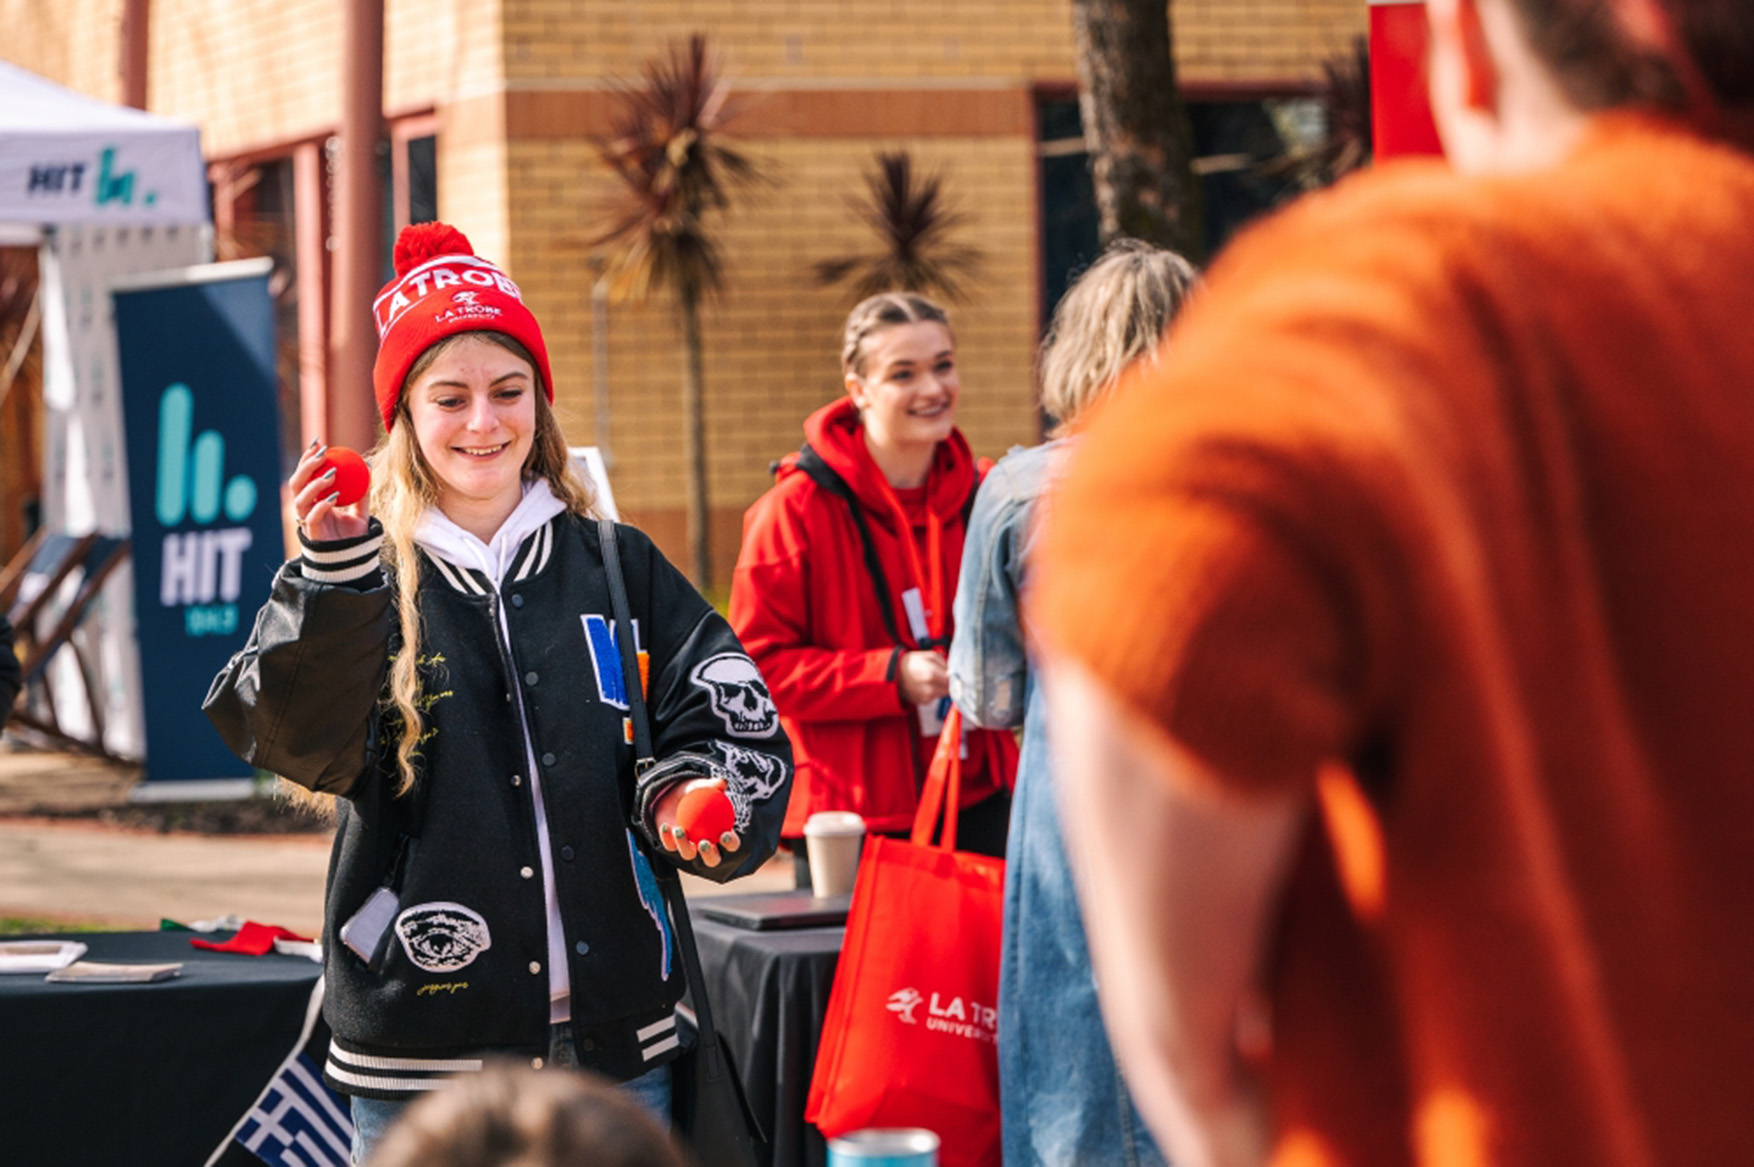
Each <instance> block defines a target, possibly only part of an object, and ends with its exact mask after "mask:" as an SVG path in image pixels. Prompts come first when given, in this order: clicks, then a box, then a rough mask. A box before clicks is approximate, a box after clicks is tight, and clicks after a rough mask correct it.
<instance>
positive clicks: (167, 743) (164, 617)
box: [115, 264, 285, 797]
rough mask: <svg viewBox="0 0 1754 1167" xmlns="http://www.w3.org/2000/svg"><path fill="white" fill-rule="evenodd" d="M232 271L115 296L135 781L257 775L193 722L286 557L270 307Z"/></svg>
mask: <svg viewBox="0 0 1754 1167" xmlns="http://www.w3.org/2000/svg"><path fill="white" fill-rule="evenodd" d="M244 266H245V265H242V264H236V265H234V264H215V265H211V266H208V267H205V268H192V269H188V270H187V271H184V272H174V273H165V275H163V276H162V277H153V276H143V277H140V280H139V281H134V280H131V281H129V283H128V284H127V286H126V287H124V288H119V289H118V290H117V291H116V292H115V309H116V312H115V315H116V343H117V348H118V352H119V356H120V372H121V382H122V417H123V426H124V428H125V432H126V435H127V445H128V508H129V514H130V518H131V521H132V524H133V533H132V536H131V537H132V539H133V549H134V623H135V628H136V631H137V635H138V637H139V642H140V670H141V700H142V704H143V706H144V713H145V725H146V769H145V774H144V779H145V780H146V781H147V782H149V783H150V782H167V781H175V782H186V781H192V780H208V779H237V778H249V777H253V776H254V773H255V772H254V771H253V770H252V769H251V768H250V767H249V766H248V765H247V764H246V763H244V762H242V761H240V760H239V759H238V758H237V757H236V756H235V755H234V754H232V752H231V751H230V750H229V749H228V748H226V745H225V743H224V742H223V741H221V740H220V737H219V734H218V733H217V732H215V730H214V729H213V727H212V725H211V724H209V723H208V721H207V717H206V715H205V714H203V713H202V712H201V701H202V698H204V697H205V696H206V695H207V686H208V685H209V684H210V683H211V682H212V680H213V677H214V675H215V674H216V673H218V672H219V670H220V669H221V668H222V667H224V665H225V662H226V661H227V660H229V659H230V657H231V655H232V654H233V653H234V652H236V651H237V650H238V649H240V648H242V647H243V646H244V642H245V641H246V640H247V639H248V638H249V634H250V627H251V624H252V623H253V622H254V619H255V614H256V610H257V609H258V608H260V607H261V606H262V602H263V601H264V600H266V599H267V598H268V589H269V586H270V584H271V583H272V581H273V578H274V572H275V570H276V569H277V568H279V566H280V564H281V561H282V560H283V559H284V557H285V547H284V543H283V536H282V533H281V527H280V485H279V484H280V414H279V409H280V405H279V394H278V392H277V388H276V378H275V371H274V370H275V365H274V305H273V302H272V300H271V299H270V298H269V295H268V277H267V275H266V273H265V271H264V270H263V266H264V265H260V264H250V265H249V266H248V268H247V274H240V273H239V269H240V268H244ZM154 279H163V280H165V281H166V282H164V283H162V284H158V285H156V286H150V287H148V286H141V282H142V281H145V280H154ZM170 281H174V282H170ZM192 797H198V795H192Z"/></svg>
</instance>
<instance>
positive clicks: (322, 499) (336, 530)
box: [286, 441, 370, 543]
mask: <svg viewBox="0 0 1754 1167" xmlns="http://www.w3.org/2000/svg"><path fill="white" fill-rule="evenodd" d="M328 452H329V447H327V446H325V445H322V444H321V443H319V442H314V441H313V442H312V443H311V444H310V445H309V446H307V447H305V452H304V455H303V456H302V457H300V458H299V460H298V465H297V466H296V467H294V468H293V471H292V477H291V478H289V479H287V483H286V484H287V486H288V487H289V488H290V489H291V490H292V512H293V514H294V515H296V516H298V526H299V530H301V531H302V532H304V536H305V538H307V539H309V540H311V541H312V542H316V543H328V542H331V541H333V540H336V539H357V538H359V537H360V536H361V535H363V534H365V533H366V530H367V528H368V527H369V526H370V512H369V510H368V508H367V499H365V498H362V499H360V500H359V501H358V502H356V503H354V504H353V505H352V506H349V507H337V506H336V505H335V493H336V492H335V471H334V470H333V469H330V470H329V471H327V472H326V473H323V474H318V473H317V471H318V469H319V468H320V467H321V466H322V464H323V457H324V455H326V454H327V453H328ZM369 497H370V496H369V495H368V496H367V498H369Z"/></svg>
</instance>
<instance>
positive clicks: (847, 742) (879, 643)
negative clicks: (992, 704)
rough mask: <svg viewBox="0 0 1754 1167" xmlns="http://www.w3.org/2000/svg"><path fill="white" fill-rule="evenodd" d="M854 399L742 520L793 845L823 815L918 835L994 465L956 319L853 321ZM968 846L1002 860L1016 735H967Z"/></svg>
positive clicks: (935, 310)
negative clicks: (960, 587)
mask: <svg viewBox="0 0 1754 1167" xmlns="http://www.w3.org/2000/svg"><path fill="white" fill-rule="evenodd" d="M841 365H842V370H843V372H844V373H845V376H846V387H847V396H845V397H843V398H841V399H840V400H838V401H835V402H833V403H831V404H829V405H826V406H824V407H823V408H821V409H819V410H817V411H816V412H815V413H813V414H811V415H810V417H809V418H808V419H807V420H806V421H805V423H804V435H805V439H806V444H805V446H804V448H803V449H802V450H801V451H799V452H798V453H797V454H793V455H789V456H788V457H787V458H786V459H785V460H784V461H783V462H782V463H781V464H780V467H779V470H778V480H777V481H776V482H775V483H774V486H773V488H772V489H770V490H769V491H768V492H767V493H766V494H764V495H762V497H761V498H759V499H757V500H756V502H755V505H754V506H752V507H750V508H749V512H748V514H747V515H745V516H744V520H743V550H742V554H741V555H740V556H739V558H738V561H737V570H736V574H735V576H734V577H733V579H732V582H731V624H732V627H734V628H735V629H736V631H737V635H738V637H739V638H740V639H741V640H742V642H743V645H744V648H745V649H746V650H747V651H748V653H749V655H750V656H752V657H753V658H754V659H755V662H756V664H757V665H759V666H760V668H761V672H762V676H763V677H764V678H765V679H766V681H767V684H768V687H769V689H770V690H771V691H772V694H773V698H774V701H775V703H776V704H777V705H778V706H779V711H780V717H781V720H782V722H783V723H784V725H785V729H786V732H787V734H788V735H789V736H790V737H791V740H792V746H793V751H794V755H795V759H796V765H797V771H796V779H795V780H794V782H793V786H792V797H791V803H790V805H789V807H788V808H787V811H786V820H785V826H784V829H783V832H782V833H783V835H784V837H785V838H786V839H787V840H789V841H791V842H792V843H793V844H794V851H795V853H796V854H797V855H798V857H799V859H800V863H799V873H800V882H802V881H803V879H804V878H805V871H804V867H803V864H802V862H801V860H802V854H803V852H802V848H801V847H796V846H795V843H796V840H798V839H799V838H800V837H801V836H802V834H803V829H804V821H805V820H806V819H807V818H809V817H810V815H812V814H814V813H815V812H817V811H825V810H838V811H854V812H856V813H858V814H859V815H861V816H863V817H864V819H865V825H866V828H867V829H868V830H870V831H873V832H878V833H887V834H899V833H903V832H905V831H907V829H908V828H909V827H910V826H911V825H912V823H913V817H914V808H915V802H916V797H917V794H918V791H919V787H920V783H921V780H922V779H923V777H924V775H925V771H926V767H927V764H928V763H929V762H930V760H931V757H932V752H933V750H934V749H935V748H936V747H937V740H938V729H939V727H940V726H941V724H942V719H943V713H944V712H946V711H947V707H948V697H947V694H948V692H949V679H948V675H947V673H946V671H945V663H944V650H945V647H946V646H947V645H948V644H949V643H950V635H951V632H952V628H951V624H950V610H951V603H952V601H953V599H954V590H955V587H956V580H957V576H958V572H959V571H960V569H961V565H962V541H963V535H964V531H965V529H966V525H967V519H968V506H969V503H970V501H971V500H972V499H973V497H974V491H975V487H976V486H977V485H978V484H979V480H980V474H981V470H982V468H981V467H979V466H977V464H976V462H975V459H974V456H973V455H972V454H971V453H970V452H969V448H968V442H967V441H966V440H965V439H964V438H963V436H962V433H961V432H960V431H959V430H958V429H957V428H956V424H955V423H956V404H957V398H958V395H959V393H960V386H959V384H958V381H957V373H956V341H955V338H954V337H953V336H952V335H951V332H950V324H949V321H948V319H947V318H946V316H945V313H944V310H943V309H942V308H940V307H939V306H938V305H936V304H934V303H932V302H931V301H930V300H927V299H925V298H924V297H921V296H917V295H912V294H908V293H888V294H885V295H880V296H873V297H871V298H870V299H868V300H866V301H864V302H863V303H861V304H860V305H859V306H858V307H857V308H855V309H853V312H852V315H851V316H849V317H848V319H847V326H846V343H845V346H844V348H843V349H842V353H841ZM964 747H965V749H966V761H965V762H964V768H963V785H962V810H961V816H960V818H959V820H958V822H959V829H958V845H959V846H961V847H962V848H963V849H965V850H973V851H980V852H983V853H986V854H992V855H1002V854H1004V849H1005V827H1006V822H1007V819H1008V817H1009V811H1010V795H1009V790H1010V786H1011V782H1012V779H1013V776H1014V775H1015V772H1016V755H1017V751H1016V745H1015V742H1014V741H1013V739H1012V738H1011V736H1010V734H1008V733H991V732H988V731H984V730H971V731H969V732H968V733H967V735H966V737H965V740H964Z"/></svg>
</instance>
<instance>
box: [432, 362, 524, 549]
mask: <svg viewBox="0 0 1754 1167" xmlns="http://www.w3.org/2000/svg"><path fill="white" fill-rule="evenodd" d="M537 391H538V390H537V387H536V377H535V371H534V369H533V368H532V367H531V365H530V362H528V361H526V360H524V359H523V358H522V357H519V356H517V355H516V354H514V353H512V352H510V351H508V350H507V349H504V348H501V347H500V346H499V345H497V344H494V343H493V342H492V341H490V340H483V339H480V338H478V337H471V336H464V337H461V338H460V339H458V340H456V341H455V342H453V343H452V344H450V345H448V346H447V347H446V348H445V349H444V351H443V352H441V353H439V354H438V355H437V356H436V357H435V358H434V359H433V360H432V362H431V364H429V365H427V367H426V368H425V369H423V370H421V372H420V373H419V374H418V375H417V376H416V377H415V379H414V380H413V382H412V383H410V385H409V386H408V391H407V393H406V395H405V398H406V400H407V402H408V417H409V420H410V422H412V424H413V426H414V436H415V439H416V441H417V442H418V443H419V445H420V453H421V456H422V457H424V458H425V460H426V464H427V466H428V467H430V468H431V470H432V473H433V477H434V478H435V479H436V480H437V482H438V488H439V509H440V510H442V511H444V512H445V514H446V515H447V516H449V517H450V518H451V520H452V521H453V522H456V523H457V524H458V525H460V526H462V527H463V528H465V529H466V530H470V531H474V532H475V533H476V534H477V535H479V534H481V531H480V530H479V529H478V528H481V527H486V528H487V530H488V535H487V536H486V537H489V538H490V537H491V535H492V531H494V530H497V529H498V527H499V524H500V522H501V521H503V520H504V519H505V516H507V515H509V514H511V512H512V511H513V510H514V509H516V508H517V505H518V501H519V500H520V499H521V498H522V497H523V479H524V463H525V462H526V461H528V460H529V457H530V447H531V444H532V443H533V442H534V440H535V436H536V393H537Z"/></svg>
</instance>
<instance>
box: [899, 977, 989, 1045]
mask: <svg viewBox="0 0 1754 1167" xmlns="http://www.w3.org/2000/svg"><path fill="white" fill-rule="evenodd" d="M922 1002H924V1004H925V1006H926V1028H927V1029H930V1030H934V1031H936V1032H939V1033H948V1034H950V1035H951V1036H953V1037H967V1038H972V1039H973V1040H975V1041H997V1034H998V1029H999V1011H998V1008H997V1007H996V1006H992V1005H982V1004H980V1003H979V1002H977V1001H975V1000H972V999H970V1000H968V1001H966V1002H965V1001H964V1000H963V999H962V998H961V997H950V998H945V997H942V996H940V995H939V994H938V993H936V992H934V993H933V994H932V995H931V997H930V998H928V997H926V996H925V995H924V994H923V993H921V992H920V991H919V990H918V989H916V988H914V987H913V986H911V985H910V986H908V987H907V988H905V989H897V990H896V991H895V992H893V993H891V994H889V1002H888V1003H887V1004H886V1005H884V1008H885V1009H888V1010H889V1011H890V1012H891V1013H894V1014H895V1015H896V1016H897V1017H899V1018H901V1019H902V1020H903V1021H905V1022H907V1023H908V1024H909V1025H918V1024H919V1023H920V1022H919V1018H917V1017H915V1016H914V1010H915V1009H917V1008H919V1007H920V1004H921V1003H922Z"/></svg>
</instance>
